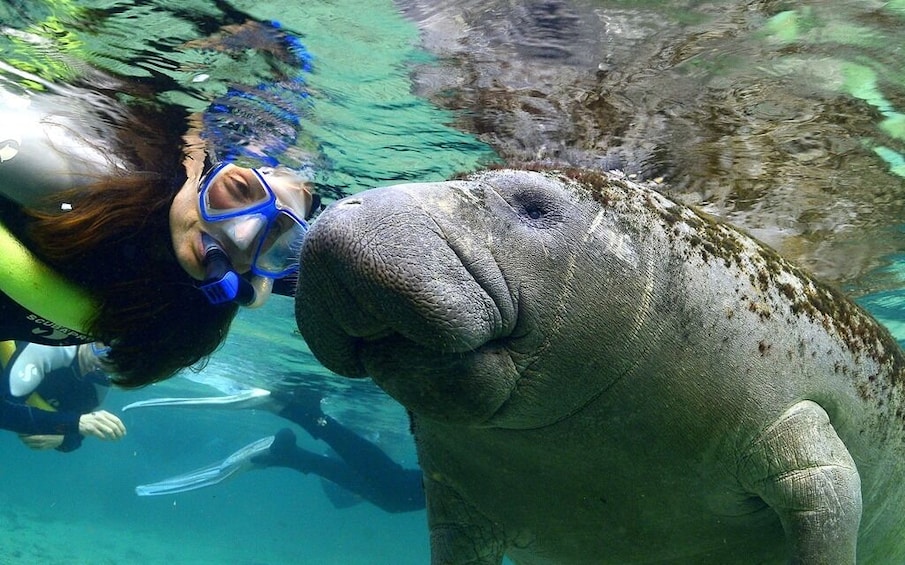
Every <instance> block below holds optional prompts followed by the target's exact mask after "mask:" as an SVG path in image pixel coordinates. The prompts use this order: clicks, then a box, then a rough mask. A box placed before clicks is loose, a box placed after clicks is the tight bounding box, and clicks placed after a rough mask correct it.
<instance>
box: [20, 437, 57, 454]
mask: <svg viewBox="0 0 905 565" xmlns="http://www.w3.org/2000/svg"><path fill="white" fill-rule="evenodd" d="M19 439H21V440H22V443H24V444H25V445H27V446H28V447H29V448H31V449H39V450H40V449H56V448H58V447H60V445H62V444H63V436H57V435H31V436H30V435H25V434H19Z"/></svg>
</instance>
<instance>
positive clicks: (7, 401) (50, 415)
mask: <svg viewBox="0 0 905 565" xmlns="http://www.w3.org/2000/svg"><path fill="white" fill-rule="evenodd" d="M0 364H2V366H3V378H2V385H0V393H2V394H0V429H6V430H10V431H13V432H17V433H20V434H26V435H44V434H48V435H62V436H64V439H63V443H62V445H60V446H59V447H57V450H59V451H72V450H74V449H77V448H78V447H79V446H80V445H81V444H82V435H81V434H80V433H79V418H80V417H81V415H82V414H87V413H89V412H91V411H92V410H94V409H96V408H97V407H98V406H99V405H100V403H101V401H102V400H103V398H104V396H106V394H107V390H108V389H109V386H110V383H109V380H108V378H107V376H106V375H104V374H103V373H100V372H99V371H91V372H89V373H87V374H83V373H82V371H81V369H80V367H79V360H78V347H76V346H69V347H53V346H43V345H36V344H29V343H25V342H15V343H14V342H9V341H7V342H2V343H0Z"/></svg>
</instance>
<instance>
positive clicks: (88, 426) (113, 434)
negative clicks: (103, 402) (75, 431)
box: [79, 410, 126, 439]
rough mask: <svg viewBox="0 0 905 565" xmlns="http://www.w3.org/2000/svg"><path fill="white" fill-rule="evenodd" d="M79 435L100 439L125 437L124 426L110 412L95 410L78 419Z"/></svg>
mask: <svg viewBox="0 0 905 565" xmlns="http://www.w3.org/2000/svg"><path fill="white" fill-rule="evenodd" d="M79 433H80V434H82V435H83V436H94V437H96V438H100V439H121V438H122V437H123V436H124V435H126V426H125V424H123V421H122V420H120V419H119V418H118V417H116V416H114V415H113V414H111V413H110V412H107V411H106V410H96V411H94V412H91V413H90V414H82V417H81V418H79Z"/></svg>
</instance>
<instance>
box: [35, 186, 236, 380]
mask: <svg viewBox="0 0 905 565" xmlns="http://www.w3.org/2000/svg"><path fill="white" fill-rule="evenodd" d="M172 184H173V181H172V179H169V180H168V179H166V178H163V177H162V176H160V175H156V174H151V173H137V174H132V175H129V176H117V177H113V178H109V179H104V180H101V181H98V182H95V183H93V184H91V185H89V186H84V187H80V188H79V189H75V190H70V191H66V192H63V193H59V194H56V195H54V196H53V200H54V201H56V202H57V203H59V202H61V201H62V202H69V203H71V204H72V209H71V210H70V211H66V212H62V211H61V212H45V211H40V210H38V209H30V210H26V213H27V214H28V216H30V221H29V222H28V224H29V225H28V228H27V230H28V231H27V234H28V240H29V243H30V245H29V247H30V248H31V249H32V250H33V251H34V252H35V253H36V254H37V255H38V256H39V257H41V258H42V259H44V260H45V261H47V263H48V264H50V265H51V266H52V267H54V268H55V269H57V270H58V271H59V272H60V273H61V274H62V275H64V276H65V277H67V278H68V279H69V280H70V281H72V282H74V283H75V284H78V285H80V286H82V287H83V288H85V289H86V290H88V292H89V293H91V294H92V295H93V296H94V298H95V299H96V300H97V301H98V303H99V305H100V307H99V309H98V311H97V312H96V314H95V315H94V316H93V317H92V319H91V320H89V321H88V328H87V329H88V333H89V334H90V335H91V336H92V337H93V338H94V339H97V340H99V341H103V342H105V343H107V344H110V345H111V347H112V350H111V352H110V360H111V362H112V364H113V365H114V367H115V375H114V376H113V380H114V383H115V384H117V385H118V386H121V387H125V388H134V387H140V386H144V385H147V384H150V383H153V382H157V381H160V380H163V379H166V378H167V377H170V376H172V375H173V373H175V372H176V371H178V370H179V369H182V368H184V367H189V366H192V365H195V364H197V363H198V362H199V361H201V360H203V359H205V358H206V357H207V356H209V355H210V354H211V353H213V352H214V351H215V350H216V349H217V347H218V346H219V345H220V344H221V343H222V342H223V340H224V339H225V337H226V334H227V331H228V329H229V325H230V323H231V322H232V319H233V317H234V316H235V314H236V311H237V308H238V307H237V306H236V305H235V304H228V305H212V304H210V303H209V302H208V301H207V299H206V298H205V297H204V295H203V294H202V292H201V291H200V290H198V288H197V287H196V285H195V282H194V280H193V279H192V278H191V277H190V276H189V275H188V274H187V273H186V272H185V271H184V270H183V269H182V268H181V267H180V266H179V263H178V262H177V260H176V257H175V254H174V253H173V250H172V243H171V242H172V238H171V235H170V226H169V209H170V205H171V203H172V201H173V197H174V195H175V192H176V190H178V186H170V185H172ZM180 184H181V183H180ZM56 208H57V209H59V206H57V207H56ZM42 209H52V208H50V207H47V208H44V207H42Z"/></svg>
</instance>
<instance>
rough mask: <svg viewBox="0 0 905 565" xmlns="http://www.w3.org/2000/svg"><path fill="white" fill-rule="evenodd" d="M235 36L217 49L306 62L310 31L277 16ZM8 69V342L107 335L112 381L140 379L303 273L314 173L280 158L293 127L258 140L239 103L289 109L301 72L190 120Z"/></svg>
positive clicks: (3, 297)
mask: <svg viewBox="0 0 905 565" xmlns="http://www.w3.org/2000/svg"><path fill="white" fill-rule="evenodd" d="M224 30H225V31H223V32H222V34H221V37H222V38H225V41H223V42H221V43H220V44H219V45H222V44H226V45H228V46H230V47H229V48H231V49H235V50H238V51H241V50H242V49H243V47H242V40H243V38H252V39H253V45H254V47H256V48H258V49H259V50H260V49H264V50H267V46H270V47H271V48H272V49H271V50H270V55H272V56H273V57H275V58H279V59H280V60H281V62H282V63H284V66H286V65H285V63H290V64H293V65H295V66H296V67H297V69H299V70H301V69H305V70H307V65H308V61H307V59H306V58H305V55H306V54H305V53H304V50H303V48H301V46H300V44H299V43H298V40H297V39H295V38H294V37H292V36H291V35H289V34H287V33H285V32H284V31H282V30H280V29H279V28H278V27H276V26H274V25H269V24H262V23H258V22H254V21H247V22H245V23H243V24H241V25H236V26H227V27H226V28H224ZM3 31H4V33H6V34H13V33H17V34H18V36H17V38H18V39H21V40H24V41H31V42H36V43H38V42H41V41H44V40H41V39H38V38H32V37H29V36H27V35H26V34H22V33H21V32H16V30H9V29H5V30H3ZM23 38H24V39H23ZM217 45H218V43H217V42H216V41H213V42H210V43H208V44H206V45H203V46H202V47H204V48H218V47H216V46H217ZM262 46H263V47H262ZM44 47H45V48H46V46H44ZM247 47H248V45H245V48H247ZM221 50H222V49H221ZM7 60H9V59H7ZM0 65H2V66H0V223H2V226H0V228H2V229H0V292H2V293H0V339H4V340H5V339H17V340H23V341H30V342H36V343H43V344H48V345H70V344H75V343H86V342H90V341H103V342H105V343H107V344H110V346H111V350H110V352H109V354H108V360H109V362H110V363H111V365H112V368H113V372H114V374H113V379H114V383H115V384H117V385H118V386H121V387H127V388H128V387H138V386H143V385H146V384H150V383H152V382H156V381H159V380H162V379H165V378H167V377H169V376H171V375H172V374H174V373H175V372H176V371H178V370H179V369H182V368H185V367H189V366H192V365H194V364H196V363H197V362H199V361H201V360H203V359H204V358H206V357H207V356H208V355H210V354H211V353H212V352H213V351H214V350H215V349H216V348H217V346H218V345H219V344H220V343H221V342H222V341H223V339H224V338H225V336H226V333H227V330H228V328H229V325H230V323H231V321H232V319H233V317H234V316H235V314H236V312H237V309H238V306H239V305H240V304H243V305H248V306H256V305H259V304H260V303H262V302H263V301H264V300H266V298H267V296H268V294H269V293H270V291H271V285H272V283H273V281H274V280H277V279H283V278H285V277H287V276H289V275H292V274H293V273H294V271H295V270H296V268H297V265H296V253H297V250H298V247H299V245H300V243H301V239H302V238H303V237H304V235H305V232H306V230H307V224H306V222H305V217H306V216H307V215H308V212H309V211H310V210H311V208H312V200H313V199H312V194H311V183H310V177H309V176H308V175H306V174H305V173H304V172H300V170H302V171H303V170H304V168H303V167H295V168H293V169H290V168H287V167H283V166H280V165H278V164H277V160H276V156H275V155H274V154H273V153H274V152H277V153H279V152H280V151H282V150H285V149H286V148H287V147H288V148H292V143H291V142H292V139H291V136H292V135H293V132H290V133H289V134H288V135H289V137H290V139H288V141H287V140H286V139H283V140H282V141H281V144H273V143H270V144H269V145H268V144H267V143H262V142H261V141H260V140H257V141H256V140H255V139H254V138H253V133H252V134H249V133H248V129H249V128H248V125H249V122H252V121H254V120H252V119H251V118H249V116H248V114H247V113H246V114H242V113H241V112H239V113H232V110H231V109H230V107H229V104H230V101H231V99H232V100H234V101H237V102H238V104H239V105H241V104H242V103H245V104H249V103H250V102H249V100H252V101H254V99H255V97H256V96H257V100H258V101H261V100H263V101H265V103H274V100H276V103H281V104H284V105H286V104H291V103H292V102H293V100H292V97H293V96H296V97H303V96H306V95H307V94H305V93H302V89H303V85H302V84H301V82H300V81H298V80H295V79H291V78H288V77H286V76H285V75H284V76H280V75H278V76H277V77H276V78H275V81H274V83H273V84H272V85H270V86H267V87H264V86H258V87H244V86H233V88H232V89H231V90H230V91H229V93H228V94H227V95H226V96H223V97H221V99H219V100H216V101H215V102H214V104H212V105H211V107H210V108H209V109H208V111H207V112H205V113H204V114H203V115H201V116H197V115H193V116H190V115H189V113H188V112H187V111H185V110H184V109H182V108H179V107H176V106H174V105H166V104H162V103H159V102H155V103H153V104H148V103H145V104H126V103H124V102H122V100H130V99H131V100H134V99H139V98H141V97H144V99H145V100H147V98H148V97H147V94H146V93H144V92H142V89H143V88H144V85H142V84H135V83H127V82H125V81H122V80H120V79H117V78H114V77H112V76H109V75H106V74H102V73H100V72H99V71H96V70H91V71H85V72H84V75H83V77H82V83H81V84H77V85H74V84H70V85H61V84H58V83H53V82H51V81H47V80H45V79H42V78H41V77H38V76H35V75H33V74H31V73H28V72H26V71H23V70H21V69H18V68H15V67H14V66H12V65H9V64H7V63H0ZM274 68H276V67H274ZM83 70H84V69H83ZM34 84H38V85H40V88H35V87H34V86H27V85H34ZM23 85H26V86H23ZM274 85H275V86H274ZM170 86H172V85H170ZM262 88H266V89H267V90H266V92H264V91H262V90H260V89H262ZM256 89H259V90H257V91H256ZM237 92H238V93H240V94H241V95H240V96H233V97H232V98H231V97H230V94H236V93H237ZM284 109H285V107H284ZM211 116H213V118H212V117H211ZM218 116H219V117H220V118H224V119H220V120H219V121H218V120H216V118H217V117H218ZM212 120H213V121H212ZM290 121H292V120H290ZM239 122H241V123H239ZM237 123H238V125H239V126H241V127H236V128H233V130H230V128H229V126H230V124H233V125H235V124H237ZM297 123H298V121H297V119H296V120H295V121H294V122H293V125H296V126H297ZM174 124H181V127H175V128H174ZM212 124H213V125H216V127H213V126H212ZM259 125H262V126H263V127H264V128H267V127H268V125H270V124H268V123H266V120H265V121H264V122H263V123H262V124H259ZM280 125H281V127H284V126H285V124H280ZM218 128H219V129H218ZM284 129H285V127H284ZM224 131H227V135H224V134H223V132H224ZM281 131H282V130H281ZM294 134H297V131H295V132H294ZM273 135H274V133H273V132H267V131H265V132H263V133H262V139H267V136H271V137H273ZM250 136H251V139H250V138H249V137H250ZM286 136H287V134H285V133H284V134H283V137H284V138H285V137H286ZM224 140H226V141H229V142H230V143H231V146H226V147H224V146H223V145H222V143H220V142H223V141H224ZM218 143H220V145H219V146H218ZM249 162H250V163H249ZM258 163H260V164H263V165H265V166H250V167H249V166H240V164H258Z"/></svg>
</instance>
